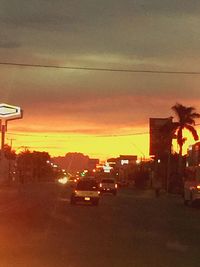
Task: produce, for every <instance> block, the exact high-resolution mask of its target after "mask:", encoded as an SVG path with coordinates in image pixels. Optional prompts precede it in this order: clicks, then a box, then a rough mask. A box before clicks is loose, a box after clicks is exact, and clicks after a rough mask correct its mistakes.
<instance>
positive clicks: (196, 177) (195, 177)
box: [183, 166, 200, 205]
mask: <svg viewBox="0 0 200 267" xmlns="http://www.w3.org/2000/svg"><path fill="white" fill-rule="evenodd" d="M183 197H184V203H185V205H188V204H193V203H194V202H197V201H198V202H200V166H194V167H188V168H187V170H186V175H185V178H184V193H183Z"/></svg>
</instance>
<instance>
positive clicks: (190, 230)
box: [0, 184, 200, 267]
mask: <svg viewBox="0 0 200 267" xmlns="http://www.w3.org/2000/svg"><path fill="white" fill-rule="evenodd" d="M69 193H70V188H68V189H64V188H62V187H59V186H57V185H53V184H49V185H40V186H37V187H34V188H30V187H27V186H25V187H23V188H20V189H19V191H14V190H13V191H12V192H11V190H10V191H9V189H7V191H6V190H4V189H2V190H0V266H1V267H8V266H9V267H16V266H20V267H63V266H65V267H99V266H102V267H112V266H113V267H118V266H119V267H132V266H133V267H144V266H148V267H151V266H152V267H157V266H158V267H162V266H163V267H173V266H174V267H179V266H180V267H183V266H185V267H186V266H187V267H188V266H192V267H193V266H195V267H196V266H200V265H199V264H200V249H199V247H200V209H199V208H191V207H184V205H183V204H182V199H181V197H179V196H166V195H161V197H160V198H158V199H156V198H155V197H154V194H153V192H151V191H143V192H139V191H135V190H133V189H123V190H121V191H120V192H119V194H118V195H117V196H116V197H114V196H112V195H104V196H103V197H102V198H101V201H100V205H99V206H98V207H93V206H88V205H77V206H70V204H69Z"/></svg>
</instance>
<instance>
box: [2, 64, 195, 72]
mask: <svg viewBox="0 0 200 267" xmlns="http://www.w3.org/2000/svg"><path fill="white" fill-rule="evenodd" d="M0 65H4V66H13V67H14V66H16V67H31V68H54V69H68V70H85V71H106V72H127V73H147V74H148V73H149V74H180V75H200V71H168V70H153V69H121V68H100V67H75V66H59V65H50V64H49V65H46V64H30V63H19V62H0Z"/></svg>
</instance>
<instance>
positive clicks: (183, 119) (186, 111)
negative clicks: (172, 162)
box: [172, 103, 200, 156]
mask: <svg viewBox="0 0 200 267" xmlns="http://www.w3.org/2000/svg"><path fill="white" fill-rule="evenodd" d="M172 110H173V111H174V112H175V113H176V115H177V117H178V122H176V123H175V126H176V134H177V143H178V145H179V155H180V156H182V152H183V144H184V143H185V141H186V138H185V137H183V129H187V130H188V131H189V132H191V134H192V136H193V138H194V140H195V141H197V140H198V139H199V136H198V133H197V131H196V130H195V128H194V126H195V119H197V118H200V114H199V113H197V112H195V108H194V107H185V106H183V105H181V104H179V103H176V105H174V106H173V107H172Z"/></svg>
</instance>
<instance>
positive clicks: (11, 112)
mask: <svg viewBox="0 0 200 267" xmlns="http://www.w3.org/2000/svg"><path fill="white" fill-rule="evenodd" d="M17 118H22V110H21V108H20V107H16V106H11V105H8V104H4V103H2V104H0V119H1V120H4V121H6V120H14V119H17Z"/></svg>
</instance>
